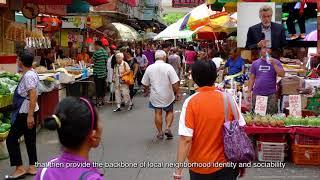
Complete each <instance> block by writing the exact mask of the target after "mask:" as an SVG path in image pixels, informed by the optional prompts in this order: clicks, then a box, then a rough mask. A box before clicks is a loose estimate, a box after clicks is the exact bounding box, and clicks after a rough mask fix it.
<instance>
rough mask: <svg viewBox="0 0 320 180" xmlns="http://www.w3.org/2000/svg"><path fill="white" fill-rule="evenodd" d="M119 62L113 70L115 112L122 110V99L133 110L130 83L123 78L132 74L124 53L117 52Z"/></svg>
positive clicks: (129, 109)
mask: <svg viewBox="0 0 320 180" xmlns="http://www.w3.org/2000/svg"><path fill="white" fill-rule="evenodd" d="M116 59H117V64H116V65H115V67H114V72H113V83H114V87H115V96H116V103H117V109H115V110H114V111H113V112H119V111H121V100H122V98H121V97H123V100H124V102H125V104H126V105H128V111H131V110H132V106H133V104H132V101H131V98H130V92H129V85H128V84H127V83H126V82H125V81H124V80H123V78H124V77H127V75H129V74H130V67H129V65H128V63H127V62H125V61H124V60H123V59H124V55H123V53H118V54H116Z"/></svg>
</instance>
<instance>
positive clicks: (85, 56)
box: [77, 53, 91, 64]
mask: <svg viewBox="0 0 320 180" xmlns="http://www.w3.org/2000/svg"><path fill="white" fill-rule="evenodd" d="M77 61H78V62H79V61H84V62H85V63H87V64H89V63H91V61H90V57H89V55H88V54H83V53H81V54H78V56H77Z"/></svg>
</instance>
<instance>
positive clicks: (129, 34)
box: [105, 23, 141, 41]
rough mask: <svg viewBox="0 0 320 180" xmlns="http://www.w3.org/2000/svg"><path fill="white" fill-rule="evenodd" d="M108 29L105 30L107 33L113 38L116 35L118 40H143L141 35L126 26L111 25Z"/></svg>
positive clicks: (119, 24) (120, 24)
mask: <svg viewBox="0 0 320 180" xmlns="http://www.w3.org/2000/svg"><path fill="white" fill-rule="evenodd" d="M106 28H107V30H105V32H106V33H107V34H108V35H111V36H113V35H114V34H116V39H117V40H120V41H130V40H131V41H133V40H140V39H141V37H140V35H139V33H138V32H137V31H136V30H135V29H133V28H132V27H130V26H128V25H126V24H122V23H111V24H109V25H108V26H107V27H106Z"/></svg>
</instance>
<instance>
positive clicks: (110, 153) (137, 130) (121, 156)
mask: <svg viewBox="0 0 320 180" xmlns="http://www.w3.org/2000/svg"><path fill="white" fill-rule="evenodd" d="M134 104H135V106H134V109H133V110H132V111H131V112H125V111H123V112H120V113H113V112H112V108H111V105H109V106H105V107H104V108H102V109H100V110H99V112H100V117H101V120H102V121H103V124H104V132H103V141H102V142H103V144H102V145H101V146H100V147H99V148H97V149H95V150H93V151H92V152H91V156H90V158H91V159H92V160H93V161H97V162H120V161H124V162H136V163H140V162H143V161H146V162H172V161H174V160H175V157H176V149H177V137H175V138H174V139H173V140H163V141H159V140H156V137H155V135H156V134H155V128H154V123H153V112H152V111H151V110H150V109H148V108H147V99H146V98H144V97H136V98H135V99H134ZM175 110H176V112H175V121H174V124H173V130H174V134H175V135H176V134H177V129H178V118H179V115H180V110H181V103H178V105H177V106H176V108H175ZM37 147H38V159H39V162H45V161H47V160H48V159H50V158H51V157H53V156H56V155H58V154H59V151H60V145H59V142H58V138H57V134H56V132H52V131H47V130H44V129H42V130H40V132H39V133H38V135H37ZM21 149H22V156H23V162H25V163H27V162H28V159H27V153H26V149H25V145H24V143H22V144H21ZM12 170H13V169H12V168H11V167H10V165H9V160H8V159H7V160H0V179H2V177H4V175H5V174H8V173H10V172H11V171H12ZM172 173H173V169H168V168H130V169H120V168H112V169H106V173H105V174H106V176H105V177H106V179H108V180H149V179H152V180H169V179H172V178H171V176H172ZM184 174H185V178H184V179H189V176H188V172H187V170H185V172H184ZM26 179H33V178H32V177H28V178H26ZM241 179H243V180H259V179H261V180H264V179H267V180H304V179H305V180H320V167H315V166H294V165H292V164H290V163H287V164H286V167H285V169H279V168H251V169H247V173H246V176H245V177H244V178H241Z"/></svg>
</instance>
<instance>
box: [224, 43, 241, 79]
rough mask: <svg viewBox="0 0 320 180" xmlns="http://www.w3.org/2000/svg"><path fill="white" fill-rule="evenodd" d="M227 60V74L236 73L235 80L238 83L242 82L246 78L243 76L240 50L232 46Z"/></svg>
mask: <svg viewBox="0 0 320 180" xmlns="http://www.w3.org/2000/svg"><path fill="white" fill-rule="evenodd" d="M229 57H230V58H229V60H228V61H227V63H226V65H225V67H226V70H227V74H228V75H229V76H231V75H236V74H238V75H236V77H235V80H236V81H237V82H240V83H244V81H245V80H246V78H245V77H244V76H243V73H244V66H245V62H244V60H243V59H242V57H241V56H240V50H239V49H237V48H234V49H232V50H231V51H230V56H229Z"/></svg>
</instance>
